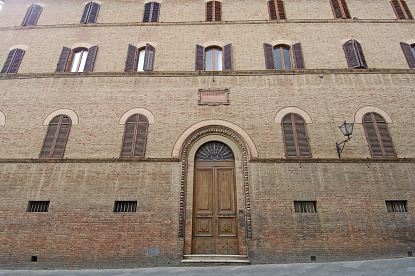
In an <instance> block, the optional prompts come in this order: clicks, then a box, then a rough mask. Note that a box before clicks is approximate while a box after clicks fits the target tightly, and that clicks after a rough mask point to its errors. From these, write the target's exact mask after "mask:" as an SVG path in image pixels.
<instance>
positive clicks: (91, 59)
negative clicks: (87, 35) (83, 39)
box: [84, 46, 98, 72]
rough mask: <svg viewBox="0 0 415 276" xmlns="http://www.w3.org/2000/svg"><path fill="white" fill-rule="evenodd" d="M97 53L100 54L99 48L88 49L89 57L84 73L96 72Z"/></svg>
mask: <svg viewBox="0 0 415 276" xmlns="http://www.w3.org/2000/svg"><path fill="white" fill-rule="evenodd" d="M97 52H98V46H93V47H91V48H89V49H88V56H87V58H86V62H85V69H84V72H92V71H93V70H94V65H95V59H96V57H97Z"/></svg>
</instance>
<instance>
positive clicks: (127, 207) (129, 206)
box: [114, 201, 137, 213]
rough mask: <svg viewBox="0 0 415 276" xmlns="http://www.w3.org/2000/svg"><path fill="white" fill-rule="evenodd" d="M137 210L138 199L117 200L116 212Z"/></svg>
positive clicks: (115, 204)
mask: <svg viewBox="0 0 415 276" xmlns="http://www.w3.org/2000/svg"><path fill="white" fill-rule="evenodd" d="M135 212H137V201H115V203H114V213H135Z"/></svg>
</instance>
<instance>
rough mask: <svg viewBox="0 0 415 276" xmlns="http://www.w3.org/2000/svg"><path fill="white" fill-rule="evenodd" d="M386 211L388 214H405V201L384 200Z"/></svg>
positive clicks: (406, 210)
mask: <svg viewBox="0 0 415 276" xmlns="http://www.w3.org/2000/svg"><path fill="white" fill-rule="evenodd" d="M386 209H387V210H388V212H389V213H406V212H408V209H407V208H406V200H386Z"/></svg>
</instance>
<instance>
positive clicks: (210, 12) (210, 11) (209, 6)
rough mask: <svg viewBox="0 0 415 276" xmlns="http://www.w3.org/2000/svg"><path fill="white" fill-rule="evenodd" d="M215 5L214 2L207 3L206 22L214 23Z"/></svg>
mask: <svg viewBox="0 0 415 276" xmlns="http://www.w3.org/2000/svg"><path fill="white" fill-rule="evenodd" d="M213 5H214V2H213V1H210V2H207V3H206V21H214V17H213Z"/></svg>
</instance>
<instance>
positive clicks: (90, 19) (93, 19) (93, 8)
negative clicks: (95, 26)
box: [87, 2, 100, 23]
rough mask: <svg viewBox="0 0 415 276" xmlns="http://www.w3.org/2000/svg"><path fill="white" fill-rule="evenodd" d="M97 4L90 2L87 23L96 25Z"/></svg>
mask: <svg viewBox="0 0 415 276" xmlns="http://www.w3.org/2000/svg"><path fill="white" fill-rule="evenodd" d="M99 8H100V6H99V4H97V3H95V2H91V7H90V12H89V15H88V19H87V23H96V22H97V18H98V13H99Z"/></svg>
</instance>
